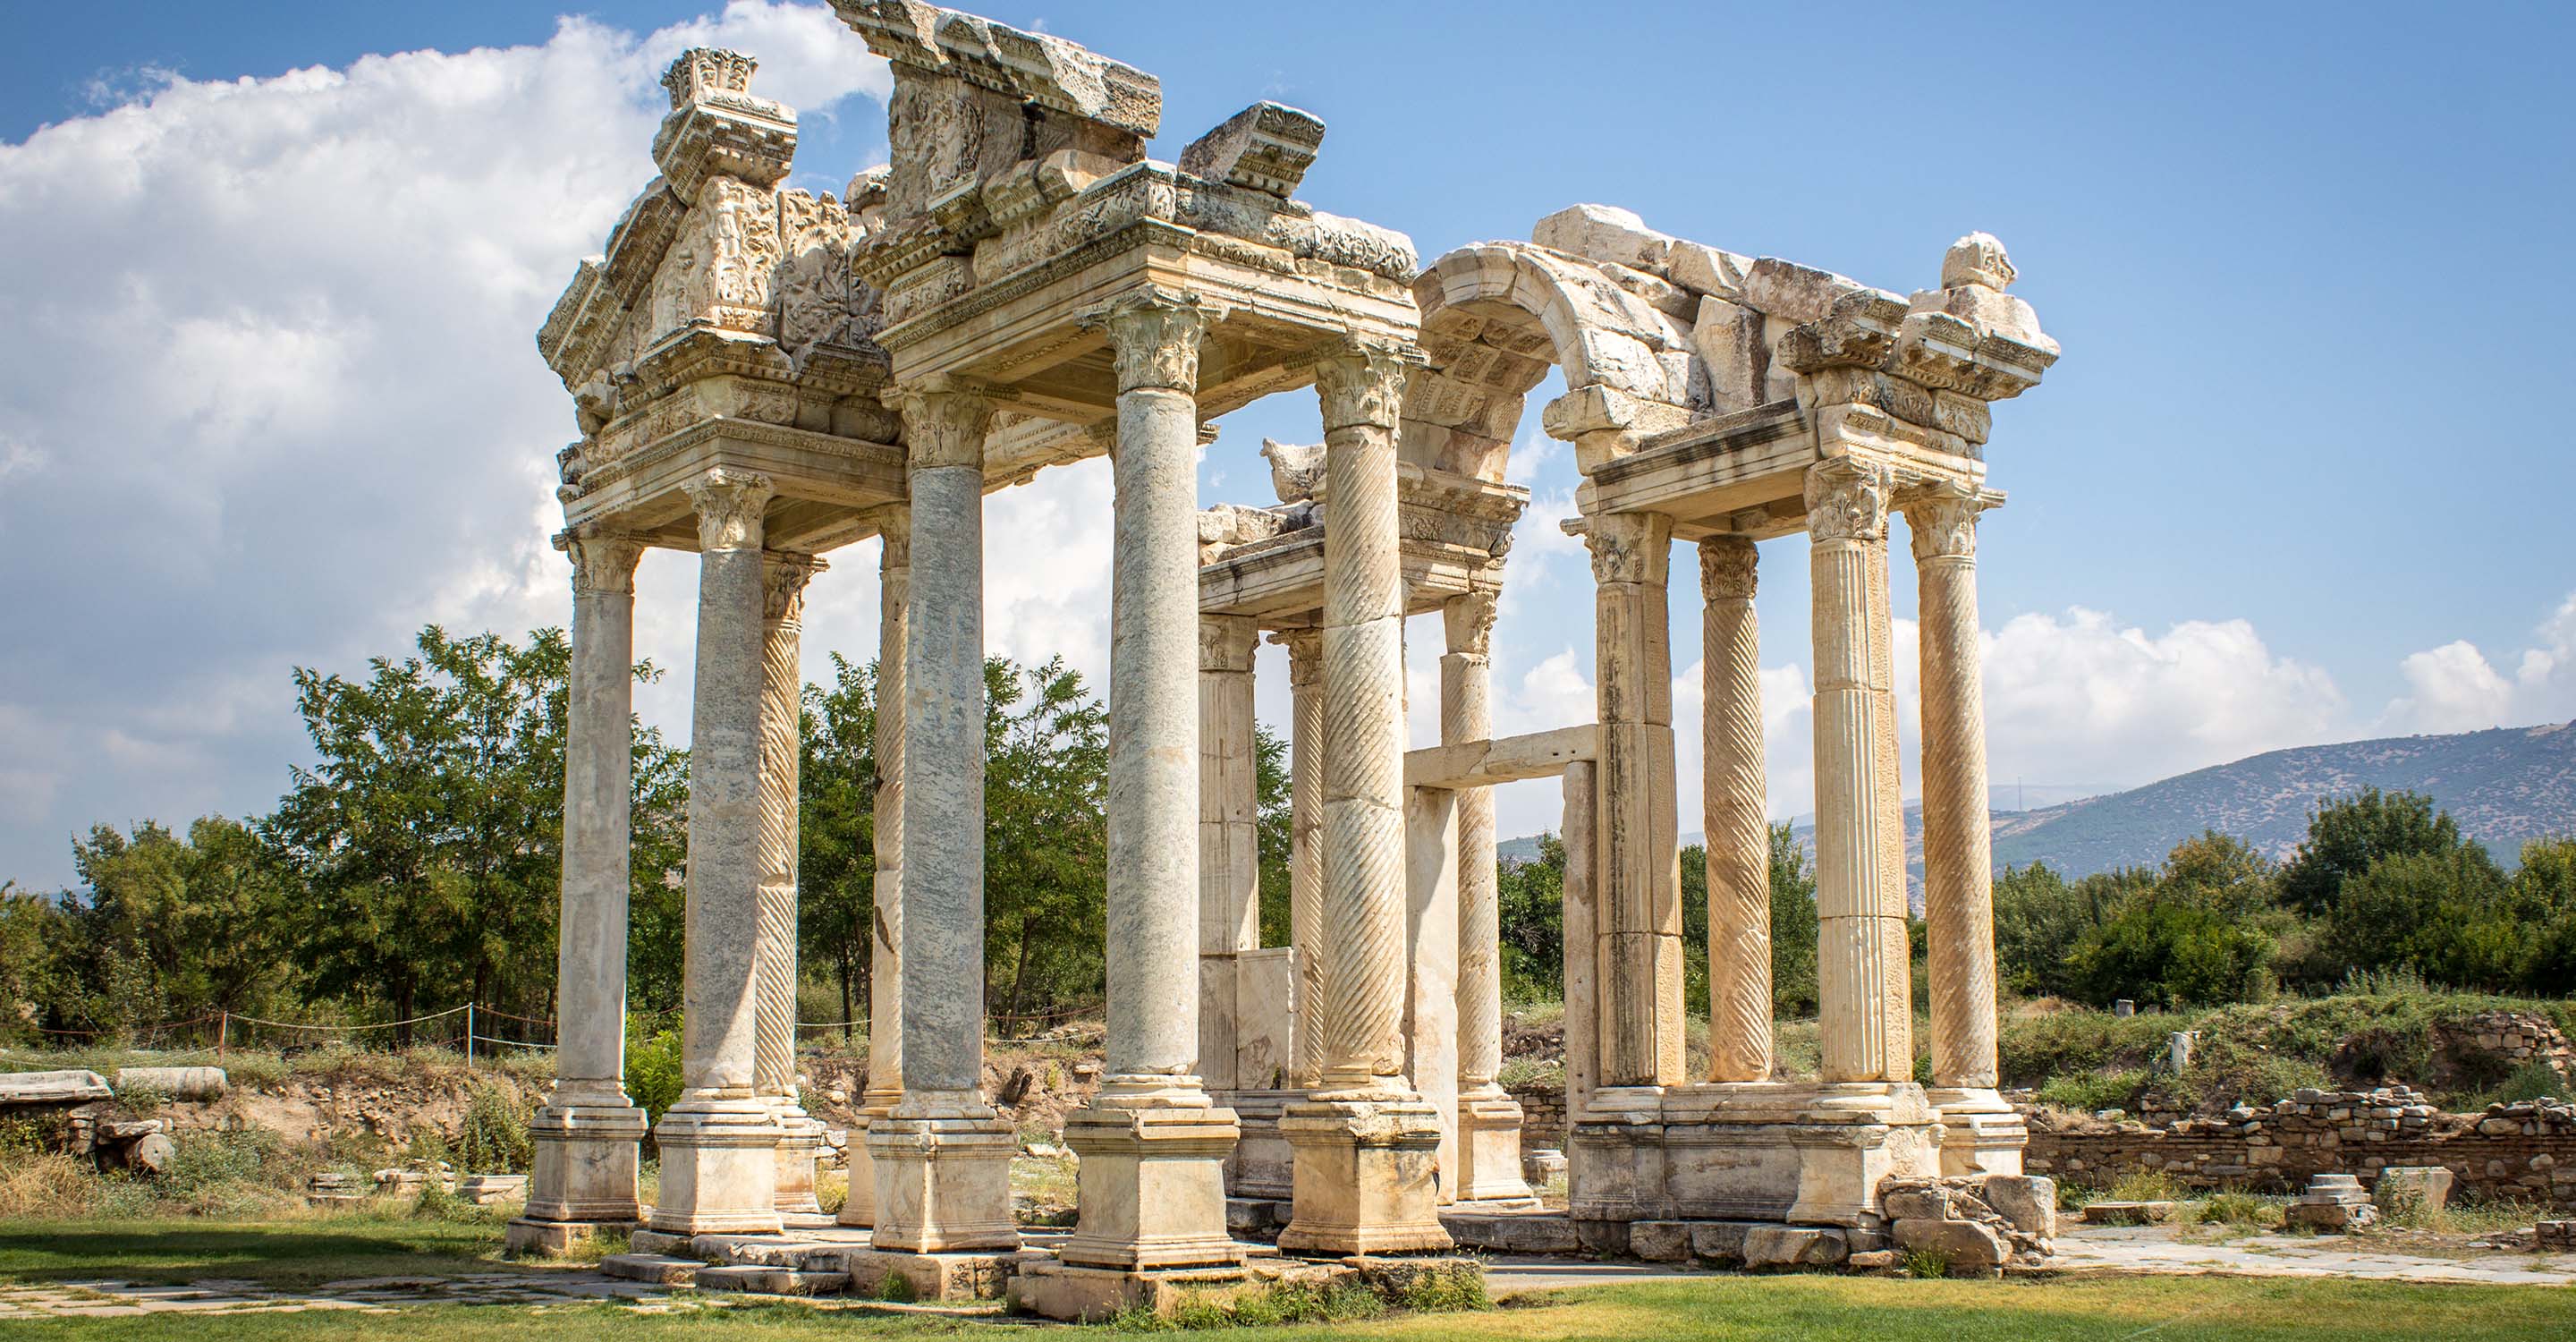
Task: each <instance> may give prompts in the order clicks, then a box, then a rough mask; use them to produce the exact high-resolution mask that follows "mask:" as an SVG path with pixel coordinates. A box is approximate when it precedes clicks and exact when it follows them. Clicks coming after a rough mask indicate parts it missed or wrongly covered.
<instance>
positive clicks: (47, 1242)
mask: <svg viewBox="0 0 2576 1342" xmlns="http://www.w3.org/2000/svg"><path fill="white" fill-rule="evenodd" d="M499 1247H500V1233H499V1231H498V1230H497V1229H495V1228H492V1227H488V1226H472V1225H451V1224H442V1223H436V1222H406V1221H348V1222H336V1221H313V1222H309V1223H302V1224H297V1223H287V1224H278V1223H274V1222H271V1223H267V1224H257V1225H251V1224H240V1223H222V1222H194V1223H192V1222H170V1221H124V1222H93V1223H70V1224H66V1223H62V1222H25V1221H20V1222H0V1279H7V1280H13V1281H21V1282H34V1281H61V1280H67V1279H70V1280H76V1279H81V1278H101V1277H108V1278H116V1279H119V1280H125V1281H150V1282H167V1281H188V1280H193V1279H196V1278H202V1277H235V1278H242V1279H246V1280H251V1281H259V1282H264V1283H268V1284H271V1285H279V1286H303V1285H314V1284H317V1283H320V1282H326V1281H336V1280H340V1279H342V1278H347V1277H381V1276H406V1275H409V1276H451V1275H456V1274H460V1273H467V1272H486V1271H491V1270H493V1269H494V1268H495V1266H496V1264H495V1262H494V1261H493V1260H492V1257H491V1255H492V1254H493V1253H494V1252H495V1251H496V1250H497V1249H498V1248H499Z"/></svg>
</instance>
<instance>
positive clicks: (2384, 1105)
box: [2023, 1087, 2576, 1207]
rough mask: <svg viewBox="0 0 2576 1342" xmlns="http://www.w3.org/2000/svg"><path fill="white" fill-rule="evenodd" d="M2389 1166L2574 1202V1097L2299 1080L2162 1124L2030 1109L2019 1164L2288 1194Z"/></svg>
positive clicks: (2065, 1176)
mask: <svg viewBox="0 0 2576 1342" xmlns="http://www.w3.org/2000/svg"><path fill="white" fill-rule="evenodd" d="M2392 1165H2438V1166H2441V1167H2443V1168H2445V1169H2448V1170H2450V1171H2451V1173H2452V1174H2453V1175H2454V1176H2455V1177H2456V1178H2457V1179H2458V1180H2459V1184H2460V1186H2461V1187H2462V1188H2463V1189H2465V1190H2470V1191H2474V1192H2475V1193H2476V1194H2478V1195H2479V1196H2481V1197H2486V1198H2499V1197H2512V1198H2520V1199H2525V1200H2528V1201H2535V1202H2545V1203H2549V1204H2552V1205H2555V1206H2561V1207H2569V1206H2576V1104H2563V1103H2547V1104H2543V1103H2538V1102H2530V1101H2526V1102H2522V1103H2517V1104H2498V1105H2490V1106H2489V1107H2488V1108H2487V1110H2486V1112H2484V1113H2481V1114H2449V1113H2444V1112H2442V1111H2441V1110H2438V1109H2436V1108H2434V1107H2433V1106H2432V1105H2431V1104H2430V1103H2429V1102H2427V1101H2426V1100H2425V1099H2424V1097H2423V1096H2421V1095H2418V1094H2416V1093H2415V1092H2413V1091H2411V1090H2407V1089H2405V1088H2403V1087H2395V1088H2388V1089H2381V1090H2373V1091H2367V1092H2360V1091H2317V1090H2302V1091H2300V1092H2298V1093H2297V1094H2295V1095H2293V1096H2291V1097H2290V1098H2289V1099H2286V1100H2283V1101H2281V1102H2280V1103H2278V1104H2275V1105H2273V1106H2271V1107H2270V1108H2268V1109H2253V1108H2248V1107H2243V1106H2240V1107H2238V1108H2236V1109H2233V1110H2230V1111H2229V1112H2228V1114H2227V1116H2226V1117H2224V1118H2214V1119H2186V1120H2184V1121H2182V1122H2179V1123H2174V1124H2171V1125H2168V1126H2162V1127H2149V1126H2148V1125H2146V1124H2143V1123H2102V1122H2097V1121H2093V1120H2080V1121H2077V1122H2075V1123H2073V1124H2071V1125H2069V1124H2065V1123H2064V1121H2063V1120H2062V1119H2059V1118H2057V1117H2055V1116H2053V1115H2049V1114H2046V1113H2034V1114H2033V1115H2032V1121H2031V1132H2030V1149H2029V1151H2028V1153H2027V1154H2026V1155H2025V1156H2024V1159H2023V1167H2024V1168H2025V1169H2027V1170H2028V1171H2029V1172H2030V1173H2032V1174H2045V1175H2050V1176H2052V1177H2054V1178H2056V1179H2058V1180H2059V1181H2061V1182H2065V1183H2073V1184H2085V1185H2091V1186H2093V1187H2107V1186H2109V1185H2111V1184H2113V1183H2116V1182H2118V1181H2119V1179H2120V1178H2121V1177H2122V1176H2123V1175H2127V1174H2133V1173H2144V1172H2153V1171H2161V1172H2162V1173H2164V1174H2166V1175H2168V1176H2170V1177H2172V1178H2173V1179H2174V1180H2175V1181H2176V1182H2178V1183H2181V1184H2183V1185H2184V1186H2186V1187H2191V1188H2248V1189H2254V1190H2257V1191H2266V1192H2291V1191H2295V1190H2297V1189H2299V1188H2301V1187H2304V1186H2305V1185H2306V1184H2307V1181H2308V1180H2309V1178H2310V1177H2312V1176H2314V1175H2318V1174H2350V1175H2355V1176H2358V1177H2360V1178H2361V1179H2362V1180H2364V1181H2365V1182H2367V1181H2369V1180H2371V1179H2374V1178H2376V1177H2377V1176H2378V1174H2379V1172H2380V1171H2381V1170H2383V1169H2386V1168H2388V1167H2389V1166H2392Z"/></svg>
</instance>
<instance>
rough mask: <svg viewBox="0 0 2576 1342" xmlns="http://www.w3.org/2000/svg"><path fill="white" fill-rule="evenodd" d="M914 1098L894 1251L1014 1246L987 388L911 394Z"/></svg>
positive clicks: (907, 700)
mask: <svg viewBox="0 0 2576 1342" xmlns="http://www.w3.org/2000/svg"><path fill="white" fill-rule="evenodd" d="M902 403H903V421H904V444H905V456H906V458H907V465H908V470H907V472H906V476H907V482H908V488H909V495H910V498H911V503H912V527H913V533H912V534H913V545H912V569H911V585H910V591H909V593H908V597H909V600H908V605H909V608H910V613H909V614H908V616H907V617H906V629H905V634H906V638H905V642H904V684H903V744H904V761H903V763H904V783H905V787H904V798H903V858H902V861H903V879H902V888H903V895H902V898H903V928H902V934H901V935H902V943H901V944H902V961H903V966H902V977H903V1098H902V1099H901V1100H900V1101H899V1102H897V1103H896V1104H895V1106H894V1109H893V1111H892V1112H891V1113H889V1114H887V1115H886V1117H884V1118H882V1119H878V1120H875V1121H874V1122H872V1123H870V1124H869V1126H868V1154H869V1157H870V1159H871V1160H872V1161H874V1163H875V1174H876V1227H875V1232H874V1236H873V1240H872V1242H873V1243H874V1244H875V1245H876V1247H878V1248H880V1249H891V1250H896V1251H903V1252H914V1253H932V1252H943V1251H952V1250H965V1249H987V1248H1012V1247H1016V1246H1017V1245H1018V1243H1019V1232H1018V1231H1017V1229H1016V1228H1014V1226H1013V1224H1012V1221H1011V1187H1010V1160H1011V1152H1012V1150H1013V1149H1014V1146H1015V1143H1014V1142H1013V1140H1012V1135H1011V1131H1010V1129H1009V1127H1008V1126H1007V1125H1005V1124H1004V1123H1003V1122H1002V1121H1001V1118H1000V1116H999V1115H997V1114H996V1113H995V1112H994V1110H993V1107H992V1106H991V1105H989V1104H987V1103H985V1102H984V1096H983V1089H982V1084H983V1070H984V434H985V430H986V428H987V427H988V426H989V425H990V424H991V422H992V416H993V401H992V399H991V398H990V397H989V396H987V395H984V394H981V393H979V392H978V391H976V390H973V389H949V388H941V389H935V390H927V391H915V392H911V393H909V394H907V395H906V396H905V397H904V398H903V402H902Z"/></svg>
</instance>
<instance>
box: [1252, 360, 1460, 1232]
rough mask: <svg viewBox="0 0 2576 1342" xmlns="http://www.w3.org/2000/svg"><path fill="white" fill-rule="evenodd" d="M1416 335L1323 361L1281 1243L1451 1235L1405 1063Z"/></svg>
mask: <svg viewBox="0 0 2576 1342" xmlns="http://www.w3.org/2000/svg"><path fill="white" fill-rule="evenodd" d="M1410 356H1411V351H1409V350H1399V349H1394V348H1389V347H1384V346H1376V345H1353V346H1351V347H1349V348H1347V349H1345V350H1343V351H1341V352H1338V353H1336V354H1334V355H1332V356H1328V357H1327V358H1325V359H1324V360H1323V361H1322V362H1321V363H1319V364H1318V365H1317V367H1316V378H1317V386H1318V389H1319V391H1320V393H1321V398H1322V402H1323V410H1324V484H1325V497H1326V498H1327V499H1328V500H1329V502H1328V504H1327V505H1326V506H1327V508H1328V510H1329V520H1328V521H1327V523H1326V525H1325V528H1324V613H1323V684H1324V724H1325V725H1324V731H1325V736H1326V739H1327V740H1328V742H1329V745H1328V748H1327V751H1326V755H1325V759H1324V770H1323V772H1324V829H1323V835H1324V854H1323V862H1324V898H1323V910H1322V917H1321V919H1320V922H1321V924H1322V927H1321V932H1320V937H1319V943H1318V944H1319V949H1320V950H1321V951H1322V953H1323V957H1322V958H1323V976H1322V982H1321V985H1320V988H1319V991H1318V993H1317V995H1316V1000H1315V1001H1314V1002H1313V1003H1312V1006H1313V1007H1314V1008H1315V1010H1316V1012H1317V1016H1318V1020H1317V1026H1316V1051H1317V1058H1316V1061H1317V1069H1318V1072H1319V1074H1320V1076H1319V1081H1318V1089H1317V1090H1315V1091H1314V1092H1313V1093H1312V1094H1310V1095H1309V1096H1307V1097H1306V1098H1305V1099H1304V1100H1301V1101H1298V1102H1296V1103H1292V1104H1290V1105H1289V1106H1288V1108H1287V1110H1286V1113H1285V1116H1284V1117H1283V1118H1281V1120H1280V1124H1279V1126H1280V1130H1281V1132H1282V1133H1283V1134H1284V1135H1285V1136H1286V1137H1287V1138H1288V1141H1289V1144H1290V1145H1291V1146H1292V1147H1293V1148H1294V1149H1295V1152H1296V1155H1295V1165H1296V1171H1295V1176H1294V1179H1295V1184H1296V1198H1295V1207H1296V1210H1295V1214H1294V1219H1293V1220H1291V1221H1290V1222H1289V1224H1288V1227H1287V1229H1286V1230H1284V1231H1282V1232H1281V1233H1280V1236H1279V1247H1280V1248H1281V1249H1282V1250H1284V1251H1287V1252H1291V1253H1321V1254H1334V1255H1339V1254H1352V1253H1386V1252H1402V1251H1406V1250H1426V1249H1446V1248H1448V1247H1449V1243H1450V1241H1449V1234H1448V1232H1447V1231H1445V1230H1443V1229H1441V1226H1440V1219H1439V1215H1438V1208H1437V1205H1436V1201H1435V1200H1436V1197H1437V1188H1436V1185H1435V1184H1434V1170H1433V1162H1434V1161H1435V1159H1436V1153H1437V1149H1438V1146H1439V1142H1440V1123H1439V1115H1438V1112H1437V1111H1436V1110H1434V1109H1433V1108H1432V1107H1431V1106H1430V1105H1429V1104H1426V1103H1424V1102H1423V1100H1422V1099H1421V1097H1420V1096H1419V1095H1417V1094H1415V1093H1414V1091H1413V1089H1412V1088H1411V1086H1410V1085H1408V1084H1407V1082H1406V1080H1405V1077H1404V1072H1403V1065H1404V1039H1403V1034H1402V1016H1403V1010H1404V1001H1405V983H1404V979H1405V973H1404V968H1405V956H1406V950H1405V922H1406V889H1405V865H1404V855H1405V813H1404V646H1403V637H1404V570H1403V563H1402V553H1401V549H1400V542H1399V531H1398V526H1397V509H1396V470H1395V466H1396V446H1395V438H1396V416H1397V412H1398V410H1399V408H1400V406H1401V404H1402V401H1403V395H1404V377H1405V365H1406V360H1407V358H1408V357H1410Z"/></svg>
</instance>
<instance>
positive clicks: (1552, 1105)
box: [1511, 1086, 1565, 1152]
mask: <svg viewBox="0 0 2576 1342" xmlns="http://www.w3.org/2000/svg"><path fill="white" fill-rule="evenodd" d="M1511 1097H1512V1098H1513V1099H1515V1100H1518V1101H1520V1105H1521V1150H1522V1151H1523V1152H1529V1151H1536V1150H1538V1149H1539V1148H1541V1147H1552V1148H1554V1149H1556V1150H1559V1151H1562V1150H1564V1149H1565V1087H1563V1086H1528V1087H1524V1088H1521V1089H1517V1090H1514V1091H1512V1092H1511Z"/></svg>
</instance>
